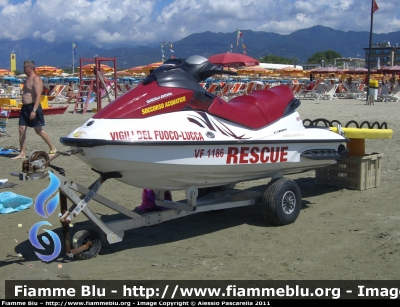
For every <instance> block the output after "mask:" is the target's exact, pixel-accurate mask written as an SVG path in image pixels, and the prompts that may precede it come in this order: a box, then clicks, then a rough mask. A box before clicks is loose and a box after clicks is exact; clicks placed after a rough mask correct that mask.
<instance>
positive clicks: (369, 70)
mask: <svg viewBox="0 0 400 307" xmlns="http://www.w3.org/2000/svg"><path fill="white" fill-rule="evenodd" d="M374 1H375V0H372V2H371V26H370V30H369V47H368V76H367V84H366V85H367V88H368V91H367V102H368V98H369V80H370V76H371V44H372V23H373V21H374Z"/></svg>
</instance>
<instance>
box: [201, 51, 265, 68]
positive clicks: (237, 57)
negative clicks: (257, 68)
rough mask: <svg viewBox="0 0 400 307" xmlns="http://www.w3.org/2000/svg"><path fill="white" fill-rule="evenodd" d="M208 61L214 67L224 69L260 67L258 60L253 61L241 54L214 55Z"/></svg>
mask: <svg viewBox="0 0 400 307" xmlns="http://www.w3.org/2000/svg"><path fill="white" fill-rule="evenodd" d="M208 60H209V61H210V62H211V63H213V64H215V65H221V66H226V67H240V66H254V65H260V62H259V61H258V60H256V59H253V58H252V57H249V56H248V55H245V54H241V53H232V52H226V53H220V54H215V55H212V56H210V57H209V58H208Z"/></svg>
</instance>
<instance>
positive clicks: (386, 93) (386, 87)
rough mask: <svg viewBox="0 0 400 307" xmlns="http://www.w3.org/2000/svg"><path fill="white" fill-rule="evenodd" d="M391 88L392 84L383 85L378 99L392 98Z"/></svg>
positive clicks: (386, 99)
mask: <svg viewBox="0 0 400 307" xmlns="http://www.w3.org/2000/svg"><path fill="white" fill-rule="evenodd" d="M389 90H390V86H389V85H387V84H384V85H382V86H381V90H380V92H379V93H378V100H379V101H388V100H390V97H389V96H390V95H389Z"/></svg>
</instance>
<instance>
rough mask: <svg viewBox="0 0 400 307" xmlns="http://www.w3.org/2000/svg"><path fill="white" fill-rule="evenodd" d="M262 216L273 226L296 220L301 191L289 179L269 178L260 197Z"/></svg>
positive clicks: (299, 207)
mask: <svg viewBox="0 0 400 307" xmlns="http://www.w3.org/2000/svg"><path fill="white" fill-rule="evenodd" d="M261 208H262V212H263V215H264V218H265V219H266V220H267V221H268V222H269V223H271V224H272V225H274V226H284V225H288V224H292V223H294V222H295V221H296V219H297V217H298V216H299V214H300V209H301V192H300V188H299V186H298V185H297V183H296V182H295V181H293V180H291V179H287V178H279V179H274V180H271V182H270V183H269V184H268V185H267V188H266V190H265V192H264V194H263V196H262V199H261Z"/></svg>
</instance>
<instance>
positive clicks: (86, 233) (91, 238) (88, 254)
mask: <svg viewBox="0 0 400 307" xmlns="http://www.w3.org/2000/svg"><path fill="white" fill-rule="evenodd" d="M88 243H89V248H88V249H86V250H84V251H82V252H80V253H78V254H75V257H76V258H78V259H81V260H86V259H91V258H94V257H96V256H97V254H98V253H99V251H100V248H101V241H100V237H99V235H98V233H97V232H95V231H93V230H79V231H77V232H76V233H75V234H74V235H73V237H72V248H73V249H76V248H79V247H81V246H83V245H85V244H88Z"/></svg>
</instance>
